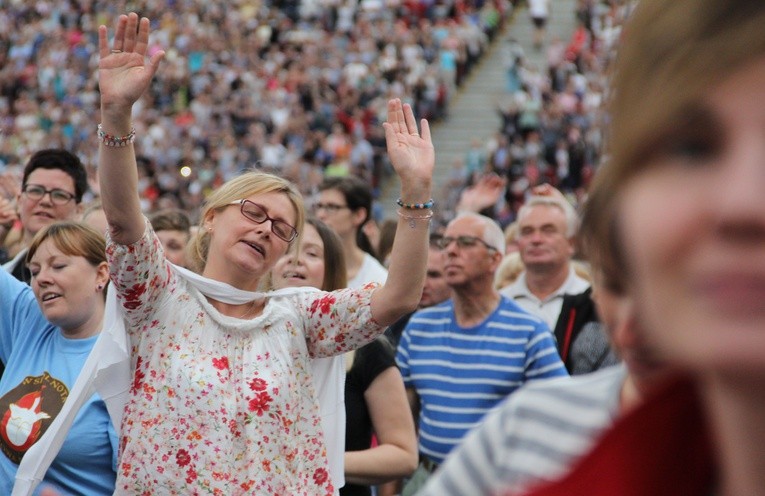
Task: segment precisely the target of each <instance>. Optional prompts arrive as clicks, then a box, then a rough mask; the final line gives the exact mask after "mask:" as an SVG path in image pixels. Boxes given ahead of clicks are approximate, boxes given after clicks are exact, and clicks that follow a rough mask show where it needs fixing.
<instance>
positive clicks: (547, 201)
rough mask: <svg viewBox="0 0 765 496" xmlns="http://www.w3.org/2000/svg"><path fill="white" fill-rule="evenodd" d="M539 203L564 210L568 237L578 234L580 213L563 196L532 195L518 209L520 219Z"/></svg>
mask: <svg viewBox="0 0 765 496" xmlns="http://www.w3.org/2000/svg"><path fill="white" fill-rule="evenodd" d="M537 205H546V206H549V207H556V208H559V209H560V210H562V211H563V215H565V216H566V237H567V238H571V237H574V236H576V233H577V231H578V230H579V215H578V214H577V213H576V210H574V207H573V206H572V205H571V204H570V203H569V202H568V201H566V200H565V199H563V198H555V197H550V196H532V197H530V198H529V199H528V200H526V202H525V203H524V204H523V206H521V208H520V210H518V220H520V219H522V218H523V217H524V216H526V215H527V214H528V213H529V210H531V208H532V207H535V206H537Z"/></svg>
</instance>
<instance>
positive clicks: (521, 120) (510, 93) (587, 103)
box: [442, 0, 635, 227]
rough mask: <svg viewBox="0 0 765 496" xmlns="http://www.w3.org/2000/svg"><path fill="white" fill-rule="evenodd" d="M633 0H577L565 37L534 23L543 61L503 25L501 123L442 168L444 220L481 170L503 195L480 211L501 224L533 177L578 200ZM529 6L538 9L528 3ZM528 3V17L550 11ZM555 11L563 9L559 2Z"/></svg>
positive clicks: (599, 144)
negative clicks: (497, 181)
mask: <svg viewBox="0 0 765 496" xmlns="http://www.w3.org/2000/svg"><path fill="white" fill-rule="evenodd" d="M552 3H553V4H554V2H552ZM634 5H635V2H634V1H621V0H611V1H604V2H600V1H594V0H579V1H578V2H577V3H576V9H575V12H574V13H573V15H575V20H576V29H575V30H574V32H573V34H572V35H571V37H570V38H569V39H561V38H560V37H558V36H557V35H547V34H546V32H545V30H544V29H541V30H540V29H535V33H534V36H535V40H537V42H538V43H539V44H538V45H537V48H532V49H535V50H538V51H540V52H541V51H542V50H544V52H543V53H544V59H545V63H544V65H542V66H538V65H537V64H535V63H533V62H531V61H530V60H529V57H528V56H527V54H526V52H525V50H524V48H523V47H522V46H521V44H520V43H519V42H518V41H517V40H516V39H514V38H513V37H512V31H511V32H510V37H509V38H508V39H507V40H505V41H503V46H502V50H503V51H504V53H503V59H504V69H505V71H506V86H505V88H504V96H503V97H502V98H501V99H499V102H498V104H497V108H496V111H497V113H498V114H499V116H500V127H499V129H497V130H496V132H495V133H494V134H493V135H491V136H486V137H483V136H480V137H479V136H477V137H475V139H473V141H472V143H471V145H470V147H469V148H468V149H467V150H465V152H464V156H463V157H462V158H461V159H458V160H457V161H456V163H455V164H454V170H453V171H450V172H449V174H448V180H447V182H446V188H445V191H444V192H443V193H442V195H443V197H444V200H445V201H444V213H443V218H444V223H446V222H448V221H449V220H450V218H451V217H453V215H454V212H455V209H456V208H457V203H458V201H459V195H460V193H461V191H462V190H463V189H464V188H466V187H470V186H473V185H475V184H476V182H477V181H478V180H479V178H480V177H481V176H483V175H485V174H488V173H493V174H497V175H499V176H500V177H502V178H504V179H505V180H506V181H507V187H506V188H504V190H503V192H502V193H503V194H502V196H501V197H500V198H498V199H497V201H496V202H495V203H493V204H489V205H487V206H486V210H485V211H484V213H486V214H487V215H490V216H491V217H493V218H495V219H497V220H498V221H499V222H500V224H501V225H502V226H503V227H504V226H506V225H508V224H509V223H511V222H512V221H513V220H515V218H516V217H517V214H518V210H519V209H520V207H521V205H523V203H524V202H525V201H526V199H527V198H528V196H529V195H530V191H531V189H532V188H533V187H534V186H537V185H540V184H552V185H553V186H555V187H557V188H558V189H560V190H561V191H563V192H564V194H565V195H566V196H567V197H568V198H569V200H570V201H571V202H572V203H574V204H575V205H578V204H579V203H581V201H582V200H583V199H584V197H585V196H586V191H587V188H588V186H589V184H590V181H591V178H592V176H593V174H594V172H595V170H596V169H597V166H598V164H599V163H600V161H601V160H602V159H603V157H602V150H603V143H604V138H605V136H604V129H605V126H606V124H607V113H606V111H605V107H604V104H605V101H606V98H607V97H608V92H607V88H608V85H607V80H608V69H609V67H611V66H612V62H613V58H614V54H615V50H614V49H615V47H616V46H617V43H618V41H619V39H620V37H621V32H622V27H623V24H624V21H625V20H626V19H627V18H628V17H629V14H630V12H631V11H632V9H633V8H634ZM534 6H537V8H538V9H540V10H537V11H533V7H534ZM529 9H530V11H529V12H528V14H527V15H528V16H530V17H531V20H530V21H529V22H534V23H535V26H536V25H537V24H539V20H540V19H541V18H540V17H534V15H535V12H537V15H540V16H541V15H542V14H541V12H545V11H547V12H548V16H549V15H550V14H549V12H550V10H551V5H550V2H548V1H547V0H534V1H531V2H529ZM552 10H555V9H554V5H552ZM555 15H557V16H559V17H560V16H562V15H570V13H568V12H565V13H562V12H560V10H558V11H557V12H556V14H555ZM545 19H546V17H545ZM545 22H546V21H545ZM540 37H541V38H540ZM539 40H544V43H542V42H541V41H539Z"/></svg>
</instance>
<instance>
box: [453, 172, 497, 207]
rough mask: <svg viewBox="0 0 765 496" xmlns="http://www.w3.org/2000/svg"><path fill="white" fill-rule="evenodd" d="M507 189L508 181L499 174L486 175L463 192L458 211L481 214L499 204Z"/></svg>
mask: <svg viewBox="0 0 765 496" xmlns="http://www.w3.org/2000/svg"><path fill="white" fill-rule="evenodd" d="M506 189H507V179H506V178H503V177H499V176H498V175H497V174H493V173H492V174H485V175H483V176H481V177H480V178H479V179H478V181H477V182H476V183H475V184H474V185H473V186H470V187H469V188H465V189H464V190H462V193H461V194H460V199H459V202H458V204H457V210H459V211H467V212H480V211H481V210H483V209H484V208H487V207H491V206H493V205H496V204H497V201H499V199H500V197H501V196H502V195H504V194H505V190H506Z"/></svg>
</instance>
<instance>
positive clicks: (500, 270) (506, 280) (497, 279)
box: [494, 251, 525, 289]
mask: <svg viewBox="0 0 765 496" xmlns="http://www.w3.org/2000/svg"><path fill="white" fill-rule="evenodd" d="M524 269H525V267H524V265H523V260H521V253H520V252H517V251H514V252H511V253H508V254H507V255H505V256H504V257H502V261H501V262H500V263H499V267H497V272H495V273H494V289H502V288H504V287H506V286H509V285H511V284H512V283H514V282H515V280H516V279H518V276H519V275H521V272H523V271H524Z"/></svg>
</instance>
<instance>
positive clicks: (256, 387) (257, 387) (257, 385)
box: [247, 377, 268, 392]
mask: <svg viewBox="0 0 765 496" xmlns="http://www.w3.org/2000/svg"><path fill="white" fill-rule="evenodd" d="M247 385H248V386H250V390H252V391H255V392H257V391H265V390H266V387H267V386H268V383H267V382H266V381H265V380H264V379H261V378H260V377H256V378H254V379H253V380H251V381H250V382H248V383H247Z"/></svg>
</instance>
